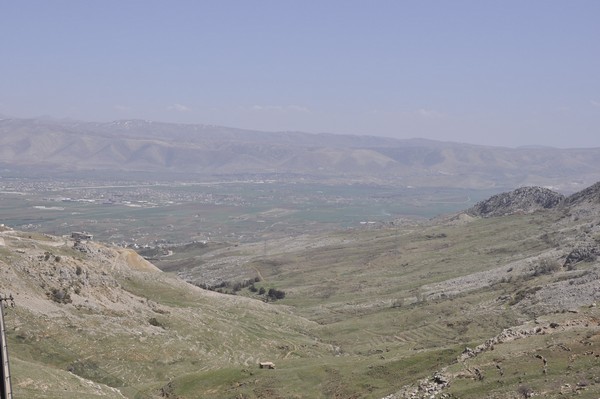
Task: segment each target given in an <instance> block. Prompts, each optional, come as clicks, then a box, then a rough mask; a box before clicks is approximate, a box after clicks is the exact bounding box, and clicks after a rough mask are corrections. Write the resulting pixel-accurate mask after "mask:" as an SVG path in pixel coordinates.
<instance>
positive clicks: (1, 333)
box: [0, 295, 14, 399]
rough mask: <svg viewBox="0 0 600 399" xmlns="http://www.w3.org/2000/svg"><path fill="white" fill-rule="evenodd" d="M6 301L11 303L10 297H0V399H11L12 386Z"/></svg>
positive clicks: (11, 298)
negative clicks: (5, 313) (5, 310)
mask: <svg viewBox="0 0 600 399" xmlns="http://www.w3.org/2000/svg"><path fill="white" fill-rule="evenodd" d="M8 300H10V301H13V297H12V295H11V296H10V297H0V350H1V351H2V359H1V361H2V367H0V369H1V377H2V381H1V388H2V392H0V394H1V396H0V398H2V399H13V396H12V384H11V382H10V367H9V366H10V365H9V362H8V345H7V343H6V330H5V327H4V302H5V301H8ZM12 303H14V302H12Z"/></svg>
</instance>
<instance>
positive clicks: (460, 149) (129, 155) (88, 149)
mask: <svg viewBox="0 0 600 399" xmlns="http://www.w3.org/2000/svg"><path fill="white" fill-rule="evenodd" d="M0 163H3V164H5V165H7V167H14V168H18V167H28V168H35V167H43V168H44V169H45V170H52V169H55V170H57V171H60V170H62V171H65V170H79V171H86V170H105V171H117V172H118V171H148V172H172V173H183V174H197V175H215V174H247V173H257V174H260V173H296V174H313V175H322V176H355V177H356V178H361V177H363V178H364V177H374V176H375V177H377V178H380V179H382V180H386V179H387V180H393V179H396V180H397V179H403V180H404V181H405V182H406V184H420V185H436V184H440V182H445V184H447V185H450V186H451V185H462V186H468V187H472V186H476V187H478V188H481V187H490V186H501V187H511V186H512V187H515V186H522V185H531V184H535V185H543V186H555V187H558V188H560V189H562V190H565V191H577V190H578V189H579V188H580V187H581V186H582V185H585V184H592V183H593V182H595V181H597V180H598V179H600V148H595V149H551V148H525V149H524V148H519V149H511V148H502V147H486V146H476V145H469V144H458V143H447V142H436V141H430V140H417V139H413V140H396V139H391V138H380V137H369V136H350V135H334V134H307V133H299V132H277V133H272V132H257V131H251V130H243V129H233V128H226V127H219V126H206V125H184V124H170V123H159V122H149V121H139V120H132V121H116V122H111V123H90V122H67V121H54V120H39V119H3V120H0Z"/></svg>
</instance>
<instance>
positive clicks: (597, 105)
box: [590, 100, 600, 107]
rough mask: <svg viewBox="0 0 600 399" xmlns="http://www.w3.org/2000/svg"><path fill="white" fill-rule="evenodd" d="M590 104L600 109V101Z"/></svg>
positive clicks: (593, 101)
mask: <svg viewBox="0 0 600 399" xmlns="http://www.w3.org/2000/svg"><path fill="white" fill-rule="evenodd" d="M590 104H592V105H593V106H594V107H600V101H596V100H590Z"/></svg>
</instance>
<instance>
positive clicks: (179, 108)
mask: <svg viewBox="0 0 600 399" xmlns="http://www.w3.org/2000/svg"><path fill="white" fill-rule="evenodd" d="M167 110H169V111H177V112H188V111H190V108H189V107H186V106H185V105H182V104H173V105H169V106H168V107H167Z"/></svg>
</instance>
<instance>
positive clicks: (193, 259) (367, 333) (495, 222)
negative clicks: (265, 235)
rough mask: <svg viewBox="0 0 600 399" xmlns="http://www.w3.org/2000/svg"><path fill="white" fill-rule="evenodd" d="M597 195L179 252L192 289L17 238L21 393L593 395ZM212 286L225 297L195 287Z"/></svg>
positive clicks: (11, 241) (105, 252) (12, 312)
mask: <svg viewBox="0 0 600 399" xmlns="http://www.w3.org/2000/svg"><path fill="white" fill-rule="evenodd" d="M597 187H598V186H592V187H591V188H589V189H586V190H583V191H581V192H578V193H575V194H573V195H572V196H570V197H567V198H562V197H560V196H557V195H555V194H554V193H551V192H547V191H546V190H544V189H541V188H527V189H518V190H516V191H513V192H509V193H505V195H501V196H500V197H499V198H506V199H509V200H510V201H508V200H507V201H508V202H511V201H512V202H513V205H514V210H518V211H517V212H507V209H509V208H507V207H506V203H507V201H497V199H495V200H491V201H488V202H487V204H488V205H487V206H486V207H485V208H486V209H487V211H486V213H485V214H482V215H481V216H479V215H474V214H473V213H472V212H470V214H467V213H461V214H459V215H455V216H454V217H447V218H438V219H435V220H431V221H429V222H427V223H410V224H409V223H405V224H393V225H392V224H388V225H381V226H379V227H377V228H365V229H348V230H344V231H340V232H337V233H328V234H315V235H311V234H308V233H307V234H305V235H303V236H299V237H293V238H292V237H290V238H279V239H277V240H273V241H266V242H261V243H247V244H241V243H232V244H231V245H228V244H227V243H218V244H214V245H213V244H211V243H208V244H202V246H201V247H200V246H199V245H185V246H178V247H173V248H172V249H171V250H172V252H173V253H172V255H170V256H169V257H167V258H166V259H165V260H163V261H161V262H157V263H156V266H158V267H160V268H163V269H165V270H170V271H174V272H177V274H178V275H179V277H178V276H177V275H175V274H172V273H166V272H161V271H160V270H159V269H157V268H156V267H155V266H154V265H152V264H150V263H148V262H147V261H146V260H144V259H142V258H141V257H140V256H139V255H137V254H136V253H134V252H132V251H131V250H127V249H122V248H115V247H110V246H106V245H103V244H100V243H95V242H81V243H76V242H74V241H72V240H71V239H70V238H67V237H55V236H49V235H42V234H35V233H23V232H18V231H15V230H12V229H5V231H3V232H1V236H0V237H1V238H2V240H1V241H0V244H1V245H2V246H1V247H0V256H1V258H0V267H1V270H0V272H1V273H2V274H3V275H4V276H5V278H3V279H2V280H1V281H0V292H5V293H13V294H14V295H15V298H16V305H17V306H16V307H15V308H10V309H8V310H7V315H6V321H7V325H8V326H9V331H8V338H9V345H10V349H11V365H12V366H13V386H14V387H15V390H16V393H17V394H18V397H28V398H42V397H44V398H49V397H56V398H58V397H61V398H62V397H73V398H75V397H77V398H97V397H101V396H102V397H114V398H119V397H127V398H140V399H141V398H161V397H162V398H180V399H182V398H186V399H190V398H199V397H202V398H284V397H285V398H305V397H310V398H314V397H323V398H330V397H339V398H373V399H380V398H384V397H386V398H388V399H399V398H430V397H431V396H432V395H433V396H434V397H440V398H441V397H446V398H451V397H454V398H456V397H460V398H481V397H488V398H517V397H525V396H526V395H530V394H533V393H535V394H536V395H538V396H543V397H549V398H559V397H564V395H566V396H567V397H569V396H573V395H576V394H577V395H578V396H581V397H590V398H593V397H597V396H598V394H600V380H599V379H598V378H597V375H598V373H599V372H600V368H599V367H598V365H597V358H596V356H597V354H598V353H600V340H599V339H598V337H600V322H599V320H600V309H598V308H597V307H596V302H597V301H598V299H599V296H598V295H599V294H598V292H600V290H599V288H600V286H599V284H600V262H599V261H598V260H597V255H598V254H600V251H599V248H600V216H599V215H600V201H598V199H599V198H600V194H599V193H600V192H599V191H598V190H597ZM543 198H548V199H552V200H551V201H549V202H548V201H543V200H541V199H543ZM555 201H557V202H556V204H554V202H555ZM544 204H554V205H552V206H544ZM525 205H527V207H525ZM494 215H502V216H494ZM482 216H485V217H482ZM167 259H168V261H167ZM219 273H221V275H219ZM219 279H220V280H219ZM186 281H187V282H186ZM216 281H222V282H224V283H225V284H223V285H222V286H221V288H219V289H221V290H222V291H224V292H228V294H221V293H218V292H214V291H210V290H205V289H202V288H199V287H198V286H208V285H211V286H213V288H217V287H214V285H215V284H213V283H214V282H216ZM249 281H251V282H252V283H251V284H248V282H249ZM208 283H210V284H208ZM238 283H239V285H238ZM251 287H254V288H255V289H256V290H252V289H251ZM258 288H265V290H268V289H270V288H273V289H277V290H281V291H283V292H285V297H284V298H283V299H278V300H273V299H269V298H267V297H266V296H265V295H264V294H260V291H259V290H258ZM233 293H235V295H232V294H233ZM262 360H268V361H273V362H274V363H275V365H276V369H275V370H261V369H259V368H258V366H257V364H258V361H262ZM68 395H71V396H68Z"/></svg>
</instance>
